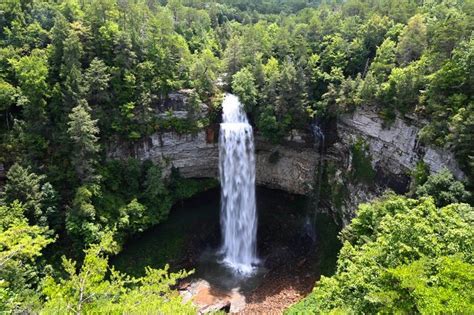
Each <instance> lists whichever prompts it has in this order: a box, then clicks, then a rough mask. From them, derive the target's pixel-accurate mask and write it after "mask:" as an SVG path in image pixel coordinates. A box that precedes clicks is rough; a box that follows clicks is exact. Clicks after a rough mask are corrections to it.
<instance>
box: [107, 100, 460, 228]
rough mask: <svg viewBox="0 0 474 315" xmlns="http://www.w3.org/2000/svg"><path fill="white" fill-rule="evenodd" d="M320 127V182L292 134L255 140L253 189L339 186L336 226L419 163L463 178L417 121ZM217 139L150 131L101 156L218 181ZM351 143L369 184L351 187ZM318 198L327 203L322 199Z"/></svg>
mask: <svg viewBox="0 0 474 315" xmlns="http://www.w3.org/2000/svg"><path fill="white" fill-rule="evenodd" d="M185 96H186V95H185ZM174 98H175V103H176V102H178V105H176V104H172V105H169V106H172V107H171V110H174V111H176V115H177V116H179V117H186V111H185V107H186V106H185V105H186V97H183V96H182V95H181V96H180V95H177V96H176V95H174ZM179 102H181V103H179ZM160 110H161V111H162V109H160ZM326 129H327V130H326V133H327V138H328V139H332V140H330V141H327V143H326V144H327V146H326V149H325V154H324V156H323V158H324V161H323V165H329V164H331V165H332V166H333V168H334V169H335V170H334V172H333V173H332V174H330V178H328V179H327V181H326V182H324V183H319V184H318V183H317V181H315V179H316V178H317V177H315V176H316V175H317V166H318V163H319V162H320V159H321V156H320V154H319V150H318V149H317V148H315V145H314V139H313V138H312V135H311V134H310V133H309V131H306V132H302V131H298V132H297V131H293V132H292V134H291V136H289V137H288V138H287V139H285V140H284V141H283V142H282V143H281V144H278V145H275V144H272V143H269V142H268V141H266V140H265V139H263V138H262V137H259V136H258V135H257V136H256V139H255V146H256V170H257V174H256V181H257V184H258V185H264V186H267V187H270V188H275V189H281V190H284V191H287V192H290V193H295V194H305V195H309V194H310V193H311V192H312V191H313V188H314V186H315V185H328V186H330V187H327V188H330V189H332V188H333V187H336V186H341V187H344V192H345V193H344V195H343V196H342V197H340V198H342V200H341V202H337V203H339V204H340V205H339V206H338V208H339V209H332V210H334V212H338V213H339V214H340V217H342V218H343V222H348V220H350V218H351V217H353V215H354V211H355V209H356V207H357V204H359V203H360V202H364V201H368V200H370V199H372V198H374V197H375V196H377V195H380V194H381V193H382V192H383V191H384V190H386V189H387V188H389V189H392V190H394V191H395V192H398V193H403V192H406V191H407V189H408V187H409V184H410V172H411V170H413V168H414V167H415V166H416V164H417V163H418V162H419V161H424V162H425V163H426V165H427V166H428V167H429V169H430V171H431V172H437V171H439V170H441V169H442V168H445V167H446V168H448V169H449V170H451V172H452V173H453V174H454V175H455V176H456V177H457V178H458V179H464V174H463V172H462V171H461V170H460V169H459V167H458V164H457V162H456V160H455V158H454V155H453V154H452V153H451V152H449V151H446V150H442V149H439V148H434V147H430V146H424V145H422V144H420V143H419V141H418V137H417V135H418V132H419V127H418V126H417V125H416V121H411V122H410V121H407V120H406V119H402V118H396V119H395V121H394V122H393V123H392V124H391V125H390V126H385V124H384V122H383V120H382V119H381V118H380V117H379V116H378V115H377V113H376V112H374V111H372V110H370V109H368V108H359V109H357V110H356V111H355V112H354V113H351V114H345V115H342V116H340V117H339V118H338V120H337V121H334V122H333V123H332V124H331V127H330V128H326ZM216 133H218V130H216V129H211V128H208V129H204V130H201V131H199V132H197V133H196V134H192V135H191V134H185V135H179V134H177V133H174V132H161V133H155V134H153V135H151V136H149V137H147V138H145V139H142V140H141V141H139V142H138V143H135V144H124V143H121V144H117V143H115V144H110V147H109V148H108V156H109V158H118V159H123V158H127V157H135V158H138V159H140V160H148V159H149V160H152V161H154V162H155V163H157V164H160V165H162V166H163V168H164V174H165V176H166V175H167V174H169V173H170V171H171V168H173V167H174V168H176V169H178V170H179V173H180V174H181V176H183V177H185V178H207V177H212V178H217V177H218V160H219V151H218V143H217V142H216V141H215V139H216V137H215V134H216ZM357 141H359V142H360V141H362V142H363V143H365V144H366V146H367V148H368V155H369V156H370V164H371V167H372V168H373V170H374V171H375V174H376V175H375V177H374V182H373V183H369V184H367V183H358V182H356V181H354V180H353V179H352V178H351V177H350V175H349V174H351V169H352V167H353V165H352V164H353V163H352V154H353V153H352V147H353V145H354V143H356V142H357ZM316 147H317V146H316ZM322 191H328V189H323V190H322ZM321 198H322V199H324V198H326V199H330V198H329V197H328V196H325V195H324V194H323V195H321ZM334 203H335V202H329V203H328V205H327V207H329V208H331V207H334V205H333V204H334Z"/></svg>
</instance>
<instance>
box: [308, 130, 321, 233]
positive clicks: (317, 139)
mask: <svg viewBox="0 0 474 315" xmlns="http://www.w3.org/2000/svg"><path fill="white" fill-rule="evenodd" d="M311 132H312V134H313V138H314V148H315V149H316V150H318V153H319V162H318V167H317V168H316V169H315V177H314V178H315V179H316V180H317V181H315V188H314V191H313V195H312V205H311V213H310V214H308V216H307V217H306V222H305V227H304V229H305V232H306V234H307V235H308V236H309V237H310V238H311V239H312V240H313V241H316V231H315V227H316V215H317V213H318V209H319V203H320V196H321V179H322V175H323V162H324V146H325V144H324V141H325V136H324V132H323V130H322V129H321V126H320V123H319V122H318V121H315V122H314V123H312V124H311ZM313 207H314V210H313Z"/></svg>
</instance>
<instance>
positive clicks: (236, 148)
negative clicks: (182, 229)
mask: <svg viewBox="0 0 474 315" xmlns="http://www.w3.org/2000/svg"><path fill="white" fill-rule="evenodd" d="M219 175H220V181H221V229H222V237H223V245H222V253H223V255H224V259H223V261H224V263H225V264H227V265H228V266H230V267H231V268H232V269H234V270H235V271H237V272H239V273H242V274H249V273H252V271H253V266H254V265H255V264H256V263H258V259H257V249H256V238H257V213H256V205H255V152H254V143H253V130H252V126H250V124H249V123H248V121H247V117H246V115H245V113H244V111H243V109H242V105H241V104H240V102H239V99H238V98H237V97H236V96H235V95H232V94H226V96H225V98H224V102H223V103H222V123H221V126H220V133H219Z"/></svg>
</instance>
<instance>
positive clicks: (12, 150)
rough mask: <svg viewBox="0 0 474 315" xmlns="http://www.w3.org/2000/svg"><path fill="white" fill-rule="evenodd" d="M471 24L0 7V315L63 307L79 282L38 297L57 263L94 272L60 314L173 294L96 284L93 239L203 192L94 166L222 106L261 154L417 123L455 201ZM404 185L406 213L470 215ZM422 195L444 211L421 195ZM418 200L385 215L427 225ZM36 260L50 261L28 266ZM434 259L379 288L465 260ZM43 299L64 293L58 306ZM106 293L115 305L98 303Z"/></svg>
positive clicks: (391, 2)
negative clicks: (239, 117)
mask: <svg viewBox="0 0 474 315" xmlns="http://www.w3.org/2000/svg"><path fill="white" fill-rule="evenodd" d="M473 12H474V3H473V2H472V1H470V0H466V1H463V0H430V1H409V0H403V1H398V0H348V1H339V0H286V1H280V0H267V1H252V0H222V1H206V0H168V1H166V0H160V1H158V0H157V1H147V0H58V1H47V0H6V1H0V176H2V174H1V170H3V169H5V170H7V174H6V176H5V178H1V177H0V184H1V187H0V191H1V195H0V213H1V214H2V215H1V216H0V223H1V224H0V276H1V277H0V311H3V310H14V311H18V312H21V311H23V310H26V311H31V310H39V309H41V307H43V306H44V305H43V303H44V301H45V297H48V298H49V300H48V302H47V304H46V306H45V307H48V308H49V310H55V312H63V311H64V307H69V305H68V304H69V301H70V299H74V300H75V301H77V299H76V295H75V294H77V292H76V291H75V290H76V289H77V287H76V283H75V281H76V280H77V279H78V277H79V278H81V277H82V275H83V274H81V272H82V271H80V272H79V273H77V272H76V271H74V270H73V269H75V268H73V266H74V264H73V263H72V262H71V261H69V260H64V266H63V267H64V268H63V269H66V271H67V273H68V275H69V278H67V279H63V280H58V273H57V270H56V272H55V273H54V274H52V275H51V277H52V278H51V277H48V278H47V279H48V280H47V281H46V284H44V281H43V279H44V276H45V273H47V272H48V268H46V266H49V264H51V263H55V262H56V259H57V257H58V256H60V255H61V254H62V253H66V254H68V256H70V257H72V258H74V259H77V260H79V261H80V260H82V259H83V258H84V256H85V257H86V259H85V261H84V264H85V265H83V266H84V267H83V269H82V270H84V272H87V268H92V269H94V272H98V273H97V274H96V275H94V277H95V278H94V279H95V280H94V281H95V282H93V287H92V289H91V290H98V291H97V300H94V302H93V303H92V301H91V303H90V305H87V307H90V309H88V308H87V307H86V308H84V309H83V308H82V306H79V305H75V306H71V307H74V310H75V311H81V310H87V311H93V310H94V308H95V307H105V304H103V303H109V304H107V308H108V309H110V312H117V311H122V312H148V311H149V310H144V309H139V308H138V309H133V308H129V307H131V306H130V305H131V304H133V303H134V302H133V301H134V300H133V299H135V298H137V296H140V295H139V294H142V293H143V292H144V291H147V290H154V289H153V287H154V286H160V288H161V287H162V286H166V284H171V283H172V282H173V281H174V280H173V281H169V282H168V281H164V282H160V281H159V279H158V278H160V277H161V271H152V270H150V271H149V274H148V275H147V276H146V277H145V278H139V279H135V278H133V279H132V278H127V277H126V276H123V275H119V274H117V273H114V272H112V271H110V270H109V271H108V269H107V260H106V258H105V256H104V254H103V253H102V252H100V251H99V247H97V246H99V245H97V244H100V240H102V239H103V238H105V237H108V236H110V237H111V238H112V239H113V242H115V243H116V244H117V246H118V247H120V245H121V244H122V243H123V241H124V240H125V239H126V238H127V237H129V236H130V235H133V234H135V233H139V232H141V231H143V230H145V229H146V228H148V227H150V226H152V225H154V224H158V223H160V222H162V221H163V220H165V219H166V218H167V215H168V213H169V211H170V207H171V206H172V204H173V203H174V202H175V201H176V200H178V199H181V198H185V197H189V196H190V195H192V194H193V193H195V192H198V191H200V190H202V189H206V188H208V187H210V186H212V185H213V184H215V183H213V182H212V181H210V182H206V183H204V184H203V183H197V182H195V181H186V180H184V179H182V178H181V177H180V176H179V172H177V171H175V170H174V171H173V172H172V174H171V176H168V177H165V176H163V173H164V169H163V166H164V165H156V164H153V163H151V162H142V161H137V160H133V159H130V160H123V161H113V160H110V159H107V157H108V156H109V157H110V153H111V151H113V145H114V144H116V143H120V144H124V143H125V146H126V145H128V144H130V145H133V144H136V143H139V142H140V141H142V140H143V139H144V138H145V137H146V136H148V135H150V134H152V133H153V132H156V131H164V130H167V131H168V130H172V131H175V132H178V133H195V132H196V131H198V130H200V129H202V128H204V127H207V126H208V125H212V124H214V123H216V122H218V120H219V110H220V109H219V106H218V105H217V104H219V102H220V100H221V99H222V92H223V91H224V90H229V91H232V92H233V93H235V94H237V95H238V96H239V97H240V99H241V100H242V102H243V103H244V105H245V109H246V111H247V112H248V114H249V117H250V120H251V122H252V124H253V125H254V126H255V129H256V131H257V132H259V133H260V134H262V135H263V136H265V137H266V138H268V139H269V140H271V141H273V142H275V143H277V142H279V141H281V140H282V139H284V138H285V137H286V136H288V134H289V132H290V131H291V130H292V129H295V128H299V129H305V128H308V124H309V123H310V122H311V121H312V120H313V119H315V118H317V119H323V120H324V119H327V118H334V117H337V116H338V115H340V114H341V113H345V112H350V111H353V110H354V109H355V108H357V107H359V106H367V107H369V108H372V109H374V110H376V111H377V112H378V113H379V114H380V116H381V117H383V118H384V120H385V122H386V124H387V125H389V124H390V123H392V122H393V120H394V119H395V117H397V116H399V117H401V118H402V119H404V118H406V117H411V118H412V117H417V118H418V119H417V120H418V121H421V122H422V125H423V128H422V130H421V132H420V135H419V138H420V141H422V142H425V143H430V144H433V145H435V146H440V147H447V148H449V149H452V150H453V151H454V152H455V154H456V157H457V158H458V161H459V163H460V165H461V167H462V169H463V171H464V172H465V173H466V175H467V176H468V178H469V179H470V181H471V183H468V187H472V180H473V178H474V168H473V166H474V161H473V151H474V141H473V134H474V101H473V96H474V81H473V80H474V74H473V71H474V70H473V69H474V64H473V62H474V37H473V35H472V34H473V33H472V32H473V28H474V19H473ZM180 89H188V90H191V92H190V98H189V102H188V104H187V106H188V114H187V117H185V118H183V117H176V116H174V115H173V113H172V111H170V110H169V108H166V106H165V103H166V100H167V97H168V95H169V93H170V92H173V91H177V90H180ZM202 103H205V104H207V105H208V107H207V108H208V111H207V113H204V115H202V113H201V110H202V108H203V107H202V106H201V104H202ZM352 151H353V152H352V153H353V156H354V160H353V161H352V163H353V168H352V169H353V171H352V173H351V174H350V176H351V179H353V180H354V181H358V182H370V181H372V180H373V177H374V176H375V173H374V171H373V169H372V168H371V166H370V156H368V155H367V154H366V148H365V144H364V143H363V142H357V143H355V144H354V146H353V148H352ZM164 162H165V163H166V162H169V161H164ZM419 174H421V175H420V176H418V177H420V185H417V187H415V188H413V191H412V193H413V194H414V195H413V196H417V197H422V196H426V195H432V196H434V197H435V203H436V205H437V206H438V207H443V206H445V205H448V204H450V203H454V202H464V201H466V200H469V198H470V196H469V194H466V193H465V192H464V189H465V188H464V186H462V187H461V186H460V184H458V183H454V184H453V183H452V182H453V179H452V178H450V177H449V176H447V175H446V176H445V175H440V177H439V178H432V179H429V180H426V178H423V172H419ZM418 177H417V178H418ZM4 182H5V183H4ZM461 185H462V184H461ZM469 185H470V186H469ZM438 189H443V191H445V192H446V193H445V194H443V195H439V196H436V195H434V193H433V191H436V190H438ZM446 189H447V190H446ZM338 191H339V192H338V194H337V196H336V194H335V195H334V199H335V200H336V199H340V198H339V195H340V194H342V193H341V191H342V189H339V190H338ZM336 197H337V198H336ZM420 200H421V201H419V202H420V205H419V206H415V205H414V203H416V201H403V202H405V203H409V204H410V206H406V207H409V208H410V207H412V206H411V205H412V204H413V207H414V208H417V207H422V206H421V205H424V206H423V207H425V206H426V207H427V208H429V209H432V208H433V207H434V206H433V205H431V204H429V201H427V199H420ZM400 202H402V201H400ZM417 202H418V201H417ZM464 208H465V206H448V207H447V208H442V209H451V210H449V211H454V212H455V213H457V212H456V211H457V210H456V209H464ZM430 211H431V210H430ZM440 211H441V210H440ZM443 211H448V210H443ZM443 211H441V212H443ZM459 211H461V210H459ZM20 232H21V233H20ZM55 239H56V240H57V241H56V242H54V244H52V245H48V244H50V243H52V242H53V240H55ZM92 244H96V245H92ZM51 246H55V250H54V251H55V252H57V253H59V254H57V253H55V254H54V255H49V256H51V257H49V256H48V255H43V254H42V250H43V249H45V248H46V249H48V248H51ZM84 249H85V250H86V252H85V254H81V253H82V252H83V250H84ZM91 253H95V255H96V257H95V258H94V259H92V258H91V260H94V261H89V260H87V257H88V254H89V256H90V255H92V254H91ZM442 255H443V256H440V257H438V256H436V257H434V256H433V257H431V256H430V257H427V258H426V259H428V260H426V259H425V258H423V257H420V258H419V259H417V260H416V261H415V260H413V264H405V265H403V266H404V267H403V268H406V269H403V270H402V269H396V270H398V271H393V272H391V273H390V277H392V278H394V277H398V278H397V279H398V280H399V281H400V283H406V282H403V281H408V280H409V279H408V280H407V279H405V278H403V275H404V274H405V273H406V272H408V271H410V272H419V273H420V275H423V276H427V277H428V276H429V275H430V274H429V273H428V271H426V270H425V269H423V268H424V267H423V266H426V265H428V264H429V265H430V266H432V268H431V269H430V272H435V273H437V274H438V273H439V275H440V277H444V276H446V277H451V276H452V277H457V276H456V275H451V274H446V273H444V272H445V271H446V270H444V269H442V268H441V262H444V265H451V266H458V267H459V268H468V267H469V266H466V265H465V263H466V261H467V260H466V258H465V257H461V256H456V255H454V256H452V255H451V254H449V255H448V254H446V253H444V252H443V254H442ZM445 256H446V257H445ZM88 263H93V264H97V266H100V268H99V269H97V268H96V267H93V266H92V267H87V264H88ZM56 264H57V262H56ZM394 270H395V269H394ZM110 273H112V274H114V277H112V278H111V277H110V276H109V275H110ZM466 274H467V273H466ZM104 275H105V276H104ZM173 277H174V276H173ZM173 277H172V278H173ZM392 278H391V279H392ZM13 279H15V281H13ZM157 279H158V280H157ZM456 279H457V278H456ZM325 281H326V280H325ZM58 283H61V284H62V285H64V286H67V287H70V288H71V290H70V291H68V292H60V291H61V288H60V286H59V285H58ZM109 285H111V286H113V287H114V288H116V289H117V290H119V291H120V292H121V293H120V294H118V295H116V296H115V297H114V299H112V300H110V301H107V302H104V301H105V299H106V298H105V297H109V296H110V295H109V293H108V292H107V291H106V290H105V291H104V290H103V288H104V287H105V286H109ZM403 285H405V284H403ZM417 285H418V284H417ZM42 286H45V290H44V291H42V290H41V287H42ZM121 286H123V287H121ZM400 286H402V284H400ZM420 288H421V289H423V288H422V287H420ZM421 289H420V290H421ZM448 289H449V290H451V289H453V288H448ZM448 289H447V290H448ZM140 290H142V291H140ZM160 290H161V289H160ZM400 290H401V289H400ZM453 290H454V289H453ZM139 292H141V293H139ZM160 292H164V293H163V294H164V295H165V296H167V295H168V293H169V292H168V291H160ZM33 293H34V294H33ZM68 294H71V295H70V296H69V295H68ZM143 294H148V293H146V292H145V293H143ZM430 294H431V293H430ZM447 294H448V293H447ZM59 296H62V299H60V298H59ZM171 296H172V294H171V295H170V298H169V299H170V301H172V302H173V301H175V300H174V297H173V298H172V297H171ZM141 297H142V296H140V298H141ZM153 298H155V297H153ZM391 298H392V300H391V301H392V302H393V303H396V297H394V296H391ZM374 299H375V298H374ZM156 301H157V302H156V303H158V304H159V303H161V302H162V299H159V298H157V300H156ZM122 302H123V303H122ZM173 303H174V302H173ZM173 303H171V304H170V306H169V307H171V308H170V309H168V310H170V311H171V310H174V309H173V307H174V306H175V304H173ZM374 303H375V302H374ZM407 303H408V302H407ZM410 303H412V304H410V305H415V304H416V303H417V302H416V301H415V302H413V301H412V302H410ZM433 303H434V302H433ZM158 304H157V309H161V307H168V306H163V305H161V304H160V305H158ZM118 305H120V306H118ZM127 305H128V306H127ZM354 305H355V306H354V307H356V304H354ZM387 305H388V304H387ZM393 305H395V304H393ZM372 306H373V305H372ZM372 306H371V307H372ZM458 306H459V305H458ZM458 306H456V305H454V306H453V310H454V309H456V307H458ZM2 307H3V309H2ZM338 307H339V306H338ZM357 307H359V306H357ZM360 307H361V309H364V307H365V306H360ZM394 307H395V306H394ZM400 307H401V306H400ZM408 307H411V306H407V309H408ZM78 308H79V309H78ZM162 310H163V309H162ZM165 310H166V308H165ZM433 310H434V311H436V310H435V309H433Z"/></svg>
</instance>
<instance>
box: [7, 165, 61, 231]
mask: <svg viewBox="0 0 474 315" xmlns="http://www.w3.org/2000/svg"><path fill="white" fill-rule="evenodd" d="M44 179H45V176H42V175H37V174H35V173H34V172H32V171H31V169H30V168H29V167H22V166H21V165H20V164H17V163H16V164H13V165H12V166H11V167H10V169H9V170H8V173H7V182H6V184H5V191H4V194H5V201H6V202H7V203H12V202H14V201H15V200H16V201H19V202H21V203H22V206H23V208H24V209H25V215H26V216H27V217H28V219H29V220H30V222H33V223H34V224H38V225H40V226H43V227H47V226H48V217H49V216H51V215H54V214H55V212H56V209H55V206H56V205H55V201H54V199H55V195H56V192H55V191H54V188H53V187H52V186H51V184H50V183H47V182H46V183H44Z"/></svg>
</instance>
